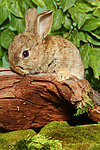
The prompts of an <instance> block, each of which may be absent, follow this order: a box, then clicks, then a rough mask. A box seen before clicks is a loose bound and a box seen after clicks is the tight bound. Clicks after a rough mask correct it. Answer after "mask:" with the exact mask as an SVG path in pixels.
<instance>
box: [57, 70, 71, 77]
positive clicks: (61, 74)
mask: <svg viewBox="0 0 100 150" xmlns="http://www.w3.org/2000/svg"><path fill="white" fill-rule="evenodd" d="M57 76H58V77H57V78H58V80H66V79H68V78H69V77H70V74H69V71H68V70H67V69H62V70H60V71H59V72H58V73H57Z"/></svg>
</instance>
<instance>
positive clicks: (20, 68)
mask: <svg viewBox="0 0 100 150" xmlns="http://www.w3.org/2000/svg"><path fill="white" fill-rule="evenodd" d="M10 67H11V68H12V69H13V70H14V71H15V72H17V73H18V74H21V75H24V74H28V72H27V71H26V70H24V68H23V67H21V66H13V65H12V64H11V63H10Z"/></svg>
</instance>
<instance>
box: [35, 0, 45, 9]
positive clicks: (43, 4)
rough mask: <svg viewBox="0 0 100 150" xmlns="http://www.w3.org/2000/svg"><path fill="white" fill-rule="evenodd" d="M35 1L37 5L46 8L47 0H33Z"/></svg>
mask: <svg viewBox="0 0 100 150" xmlns="http://www.w3.org/2000/svg"><path fill="white" fill-rule="evenodd" d="M32 2H33V3H35V4H36V5H38V6H40V7H42V8H46V7H47V6H46V3H45V0H41V1H40V0H32Z"/></svg>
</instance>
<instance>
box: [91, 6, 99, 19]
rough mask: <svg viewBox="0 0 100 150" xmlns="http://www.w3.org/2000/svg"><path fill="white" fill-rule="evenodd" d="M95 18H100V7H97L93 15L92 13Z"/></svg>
mask: <svg viewBox="0 0 100 150" xmlns="http://www.w3.org/2000/svg"><path fill="white" fill-rule="evenodd" d="M92 15H93V16H95V17H100V7H97V8H96V9H95V10H94V11H93V13H92Z"/></svg>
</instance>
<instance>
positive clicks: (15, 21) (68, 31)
mask: <svg viewBox="0 0 100 150" xmlns="http://www.w3.org/2000/svg"><path fill="white" fill-rule="evenodd" d="M29 7H37V10H38V12H39V13H40V12H42V11H44V10H50V9H52V10H53V24H52V28H51V32H50V33H49V34H52V35H61V36H63V37H64V38H67V39H69V40H71V41H72V42H73V43H74V44H75V45H76V46H77V47H78V48H79V50H80V53H81V56H82V59H83V62H84V66H85V69H86V78H87V79H88V80H89V81H90V84H91V85H92V86H93V88H94V89H96V90H98V89H100V80H99V76H100V65H99V64H100V42H99V41H100V1H99V0H70V1H69V0H21V1H20V0H1V1H0V34H1V36H0V40H1V42H0V66H2V65H3V64H2V61H3V59H2V58H3V56H5V58H6V60H7V49H8V46H9V43H10V42H11V41H12V39H13V37H14V36H15V35H16V34H18V33H20V32H22V31H23V30H24V28H25V23H24V22H25V20H24V15H25V12H26V10H27V9H28V8H29ZM91 69H92V71H93V73H92V74H90V71H91ZM97 80H98V82H99V83H98V84H96V83H97ZM98 91H99V90H98Z"/></svg>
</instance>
